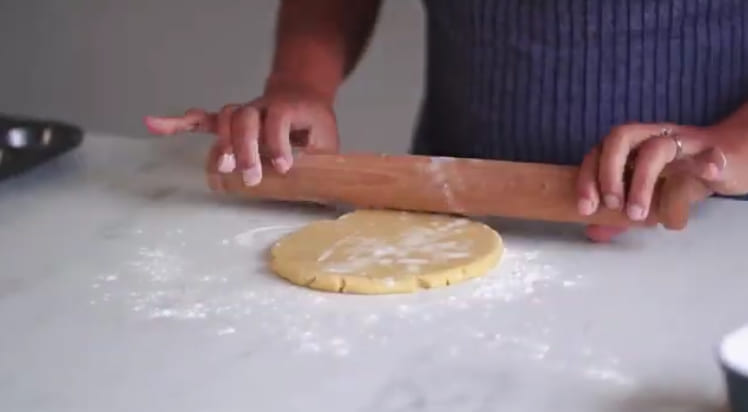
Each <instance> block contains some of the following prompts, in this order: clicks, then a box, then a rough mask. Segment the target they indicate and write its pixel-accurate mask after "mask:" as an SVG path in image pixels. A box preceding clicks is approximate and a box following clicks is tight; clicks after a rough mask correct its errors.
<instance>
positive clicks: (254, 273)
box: [90, 222, 632, 386]
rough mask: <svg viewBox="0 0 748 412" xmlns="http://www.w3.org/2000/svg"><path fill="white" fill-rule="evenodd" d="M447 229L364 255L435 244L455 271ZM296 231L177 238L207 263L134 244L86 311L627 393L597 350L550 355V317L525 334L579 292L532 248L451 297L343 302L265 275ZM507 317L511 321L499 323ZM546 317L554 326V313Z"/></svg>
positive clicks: (270, 227) (171, 247)
mask: <svg viewBox="0 0 748 412" xmlns="http://www.w3.org/2000/svg"><path fill="white" fill-rule="evenodd" d="M450 224H452V225H456V226H455V227H452V228H451V229H450V230H459V229H460V226H459V225H461V224H463V223H462V222H459V223H458V222H455V223H450ZM444 226H446V225H442V226H434V227H431V230H430V231H424V232H418V233H417V234H411V236H412V237H411V238H410V240H404V241H403V244H401V245H398V247H395V248H392V247H384V245H370V244H365V243H364V244H359V246H361V245H363V246H362V247H364V248H365V249H366V248H368V250H369V251H376V253H372V254H371V257H372V258H377V259H390V260H392V261H395V260H397V259H403V258H404V257H403V256H402V255H401V254H400V252H399V248H402V247H405V248H407V247H413V248H416V247H418V245H419V244H422V242H424V241H426V240H424V239H425V238H429V237H432V239H431V240H432V241H433V238H436V239H437V242H436V243H437V244H438V249H439V250H440V251H441V252H440V253H441V254H442V255H444V256H442V258H445V259H459V258H460V255H459V254H460V253H462V252H461V248H464V247H465V245H463V244H459V242H452V243H450V242H451V240H449V239H441V238H439V236H440V234H441V233H444V231H443V230H440V229H443V228H444ZM298 227H299V226H298V225H288V224H278V223H272V222H271V223H269V224H263V226H260V227H253V228H250V229H249V230H245V231H242V232H241V233H237V234H235V235H233V236H226V234H223V235H222V236H217V237H215V238H210V237H209V236H204V235H203V234H202V232H200V233H197V232H198V231H199V230H198V229H195V230H194V231H191V230H190V229H188V228H184V229H183V230H184V234H183V236H184V237H185V238H189V239H202V240H201V242H203V243H199V241H198V240H191V241H190V243H191V247H193V246H192V245H194V244H195V243H196V242H198V243H199V244H197V245H194V247H195V250H196V251H199V250H205V251H206V252H205V253H189V252H186V251H185V250H184V248H182V247H180V246H179V245H178V242H177V243H175V242H174V239H173V238H172V239H170V238H169V235H168V234H167V233H164V236H163V237H161V238H160V237H158V236H157V234H153V233H149V236H148V239H146V238H145V237H133V239H138V242H140V247H137V248H134V249H133V250H132V251H131V252H130V253H129V254H128V255H126V256H125V261H124V262H123V263H122V264H121V265H120V266H119V267H114V268H112V267H109V268H102V269H103V270H102V271H101V272H99V273H97V274H95V275H93V276H92V277H91V283H90V284H91V289H90V293H91V294H92V297H91V303H92V305H93V306H92V308H96V305H105V304H106V305H116V306H118V307H122V308H125V309H127V310H129V311H131V313H132V316H135V317H137V318H140V319H146V320H147V319H150V320H151V321H153V322H190V323H191V324H192V325H195V326H198V327H201V328H204V329H205V331H206V332H207V333H210V334H213V335H214V336H216V337H217V338H218V337H220V338H221V339H245V340H246V339H248V338H250V337H251V340H253V341H261V342H272V343H273V346H274V347H277V350H282V351H287V352H288V353H289V354H292V355H296V356H328V357H334V358H341V359H346V358H347V359H351V360H353V359H356V358H355V356H356V355H362V354H365V353H368V351H374V352H376V351H398V350H401V349H407V348H414V349H413V350H416V351H418V350H420V349H419V348H424V349H423V350H431V349H426V348H429V346H427V345H434V348H436V349H434V350H438V351H439V353H441V354H443V355H445V356H450V357H458V356H467V355H472V354H474V353H482V352H484V351H490V352H491V353H501V354H503V355H502V356H511V357H513V358H517V359H524V360H526V361H528V362H534V364H536V365H539V366H542V367H544V368H548V369H549V370H556V371H563V372H564V373H571V374H574V375H576V376H578V377H580V378H582V379H586V380H590V381H593V382H598V383H600V384H605V385H617V386H618V385H630V384H631V382H632V379H631V378H630V377H628V376H626V374H625V373H624V372H623V370H622V367H621V365H619V364H618V363H616V362H614V361H613V360H610V359H609V356H608V355H607V354H604V353H601V352H599V351H595V350H594V348H592V347H589V346H584V345H579V347H578V348H577V349H573V351H574V352H571V353H568V352H567V353H559V352H558V349H555V350H554V347H552V345H551V343H550V342H552V341H553V340H552V339H551V336H552V335H553V332H554V322H553V318H552V317H551V316H550V315H549V316H548V317H547V318H542V317H541V318H540V320H536V321H535V322H536V323H534V324H530V325H527V326H522V325H523V324H524V323H523V322H524V321H522V320H521V319H522V316H521V315H522V312H516V310H517V308H518V307H519V308H525V307H527V305H528V304H530V305H536V304H535V303H534V302H536V301H537V302H542V300H543V297H544V294H545V291H547V290H553V291H554V293H573V292H574V289H573V288H571V286H576V285H579V284H580V283H581V281H582V280H581V278H580V277H579V276H577V275H576V274H569V273H561V272H560V271H559V270H557V268H556V266H555V265H554V264H552V262H551V261H550V260H549V259H548V258H547V257H546V256H545V255H544V254H543V253H542V252H541V251H540V250H539V249H535V248H534V245H533V244H531V243H525V244H522V243H521V242H519V243H517V242H515V243H513V244H512V246H511V247H508V248H507V249H506V250H505V251H504V256H503V257H502V261H501V263H500V264H499V266H498V267H497V268H496V269H494V270H492V271H491V272H490V273H488V274H487V275H485V276H484V277H481V278H477V279H474V280H471V281H467V282H465V283H462V284H460V285H455V286H451V287H450V288H445V289H440V290H433V291H425V292H420V293H416V294H412V295H391V296H379V297H376V298H372V297H368V296H340V295H332V294H326V293H321V292H317V291H313V290H307V289H305V288H299V287H295V286H292V285H289V284H287V283H285V282H283V281H281V280H279V279H278V278H276V277H274V276H272V275H271V274H270V272H269V269H268V268H267V267H266V266H265V265H264V264H263V263H262V262H263V260H262V257H263V256H265V254H266V252H267V247H268V246H269V245H271V244H272V243H273V242H275V241H277V240H278V239H279V238H280V237H282V236H283V235H285V234H287V233H289V232H291V231H293V230H295V229H296V228H298ZM419 239H420V240H419ZM440 239H441V240H440ZM223 240H228V241H229V242H228V243H229V244H226V243H227V242H224V241H223ZM440 242H441V243H440ZM355 244H356V242H354V245H355ZM403 245H404V246H403ZM390 246H391V245H390ZM405 259H416V261H414V262H411V263H410V264H411V265H414V266H415V267H416V268H417V267H418V266H419V265H421V264H423V262H421V261H420V260H417V259H421V258H420V257H418V256H416V257H405ZM217 263H218V264H217ZM388 283H389V284H392V285H394V279H393V278H385V284H388ZM518 305H521V306H518ZM92 310H95V309H92ZM512 311H515V313H514V314H512V315H511V316H509V317H507V316H503V317H502V316H497V315H500V314H505V313H506V312H512ZM548 311H549V313H551V314H552V308H549V309H548ZM535 319H538V318H537V316H536V317H535ZM543 319H544V320H543ZM515 321H516V323H512V322H515ZM409 350H410V349H409ZM392 353H396V352H392ZM397 353H399V352H397ZM363 356H366V355H363ZM393 356H395V355H393ZM568 358H571V359H572V361H571V362H570V361H568V360H567V359H568Z"/></svg>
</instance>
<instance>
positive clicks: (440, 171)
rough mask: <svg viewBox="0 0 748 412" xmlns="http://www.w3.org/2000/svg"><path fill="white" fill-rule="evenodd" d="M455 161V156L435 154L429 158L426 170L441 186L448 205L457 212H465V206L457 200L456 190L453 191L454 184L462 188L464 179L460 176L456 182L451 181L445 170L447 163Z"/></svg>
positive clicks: (437, 184)
mask: <svg viewBox="0 0 748 412" xmlns="http://www.w3.org/2000/svg"><path fill="white" fill-rule="evenodd" d="M454 161H455V158H453V157H440V156H433V157H430V158H429V164H428V165H427V166H426V170H427V172H428V173H429V174H430V175H431V177H432V179H433V183H434V184H435V185H436V186H439V187H440V189H441V192H442V194H443V195H444V199H445V201H446V202H447V206H449V208H450V209H452V210H454V211H455V212H463V211H464V210H465V208H464V207H462V205H460V204H459V203H458V202H457V201H456V199H455V195H454V192H453V191H452V184H456V185H457V186H458V188H462V185H463V182H462V179H461V178H459V176H458V179H457V181H456V182H450V179H449V176H448V175H447V173H446V172H445V170H444V167H445V165H446V164H449V163H452V162H454Z"/></svg>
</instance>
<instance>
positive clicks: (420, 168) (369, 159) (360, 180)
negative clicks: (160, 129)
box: [221, 154, 694, 230]
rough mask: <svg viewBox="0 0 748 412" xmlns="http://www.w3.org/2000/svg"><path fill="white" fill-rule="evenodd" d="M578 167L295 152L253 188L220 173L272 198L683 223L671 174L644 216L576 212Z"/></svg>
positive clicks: (239, 188) (685, 192) (683, 208)
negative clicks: (286, 166) (283, 169)
mask: <svg viewBox="0 0 748 412" xmlns="http://www.w3.org/2000/svg"><path fill="white" fill-rule="evenodd" d="M578 171H579V168H578V167H575V166H559V165H549V164H537V163H518V162H506V161H496V160H477V159H462V158H449V157H429V156H411V155H377V154H345V155H343V154H339V155H328V154H325V155H320V154H301V155H299V156H298V157H297V158H296V159H295V162H294V166H293V168H292V169H291V171H289V172H288V173H287V174H285V175H280V174H278V173H276V172H274V171H273V170H272V168H270V167H265V168H264V177H263V180H262V183H260V184H259V185H257V186H255V187H247V186H245V185H244V184H243V183H242V179H241V175H240V174H239V173H238V172H234V173H229V174H224V175H222V177H221V179H222V183H223V186H224V188H225V189H226V190H227V191H228V192H229V193H231V194H237V195H242V196H249V197H252V198H260V199H271V200H280V201H291V202H295V201H298V202H314V203H320V204H348V205H351V206H355V207H358V208H382V209H396V210H407V211H417V212H434V213H447V214H457V215H465V216H502V217H509V218H521V219H530V220H542V221H552V222H576V223H584V224H600V225H610V226H632V225H648V226H652V225H657V224H662V225H663V226H665V227H666V228H669V229H674V230H679V229H683V228H684V227H685V226H686V224H687V221H688V216H689V209H690V199H691V198H692V197H694V195H693V189H692V188H691V189H689V188H688V187H689V185H687V184H684V182H683V181H681V180H682V179H679V178H677V177H675V178H661V179H660V181H659V182H658V184H657V186H656V190H655V195H654V198H653V203H652V206H651V207H650V213H649V217H648V219H647V220H646V221H644V222H633V221H631V220H630V219H629V218H628V217H627V216H626V215H625V213H624V212H622V211H613V210H609V209H606V208H603V207H601V208H600V209H599V210H598V212H597V213H595V214H593V215H591V216H582V215H580V214H579V213H578V212H577V197H576V179H577V174H578ZM691 186H693V185H691Z"/></svg>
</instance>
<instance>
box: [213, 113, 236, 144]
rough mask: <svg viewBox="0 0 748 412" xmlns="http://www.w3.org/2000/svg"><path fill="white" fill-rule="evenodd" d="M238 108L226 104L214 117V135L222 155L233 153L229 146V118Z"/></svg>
mask: <svg viewBox="0 0 748 412" xmlns="http://www.w3.org/2000/svg"><path fill="white" fill-rule="evenodd" d="M238 108H239V105H238V104H233V103H232V104H227V105H225V106H223V107H222V108H221V110H219V111H218V115H216V124H215V134H216V137H217V138H218V144H219V145H220V146H221V148H222V150H223V153H232V152H233V148H232V145H231V143H232V142H231V117H232V116H233V114H234V112H235V111H236V109H238Z"/></svg>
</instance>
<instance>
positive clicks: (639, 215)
mask: <svg viewBox="0 0 748 412" xmlns="http://www.w3.org/2000/svg"><path fill="white" fill-rule="evenodd" d="M626 212H627V214H628V215H629V219H631V220H644V218H646V217H647V211H646V210H645V209H644V208H643V207H641V206H639V205H630V206H629V207H628V210H627V211H626Z"/></svg>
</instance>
